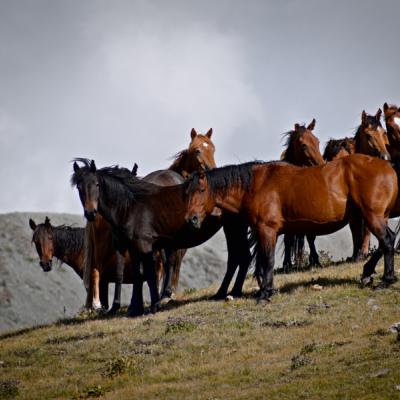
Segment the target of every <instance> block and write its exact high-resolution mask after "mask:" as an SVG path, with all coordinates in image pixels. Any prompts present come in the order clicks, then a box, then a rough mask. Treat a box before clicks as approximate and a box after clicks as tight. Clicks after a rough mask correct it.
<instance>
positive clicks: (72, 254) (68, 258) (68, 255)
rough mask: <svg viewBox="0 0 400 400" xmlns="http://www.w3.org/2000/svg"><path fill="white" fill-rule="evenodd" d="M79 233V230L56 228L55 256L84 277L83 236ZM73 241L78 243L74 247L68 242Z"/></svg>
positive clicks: (54, 235) (54, 234)
mask: <svg viewBox="0 0 400 400" xmlns="http://www.w3.org/2000/svg"><path fill="white" fill-rule="evenodd" d="M78 235H79V231H78V230H64V229H62V228H61V229H60V228H54V231H53V237H54V256H55V257H56V258H58V259H59V260H60V261H62V262H63V263H65V264H67V265H69V266H70V267H71V268H72V269H73V270H74V271H75V272H76V273H77V274H78V275H79V276H80V277H81V278H82V276H83V236H82V237H78ZM65 238H68V239H70V241H68V242H66V241H65ZM63 239H64V240H63ZM81 239H82V240H81ZM71 242H75V243H77V246H76V247H73V248H71V247H68V245H67V244H66V243H71Z"/></svg>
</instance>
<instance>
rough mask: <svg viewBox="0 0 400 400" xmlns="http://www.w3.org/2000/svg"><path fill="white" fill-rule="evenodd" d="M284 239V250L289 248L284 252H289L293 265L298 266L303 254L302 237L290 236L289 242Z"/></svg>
mask: <svg viewBox="0 0 400 400" xmlns="http://www.w3.org/2000/svg"><path fill="white" fill-rule="evenodd" d="M285 239H286V242H285V248H286V247H287V246H288V247H289V249H286V250H287V251H289V254H290V259H291V260H295V265H296V266H299V263H301V261H302V258H303V253H304V235H290V236H289V240H287V238H286V235H285Z"/></svg>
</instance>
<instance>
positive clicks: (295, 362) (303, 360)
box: [290, 354, 312, 371]
mask: <svg viewBox="0 0 400 400" xmlns="http://www.w3.org/2000/svg"><path fill="white" fill-rule="evenodd" d="M291 361H292V363H291V365H290V369H291V370H292V371H293V370H295V369H298V368H301V367H303V366H305V365H307V364H310V363H311V362H312V359H311V358H310V357H308V356H306V355H304V354H297V355H295V356H293V357H292V360H291Z"/></svg>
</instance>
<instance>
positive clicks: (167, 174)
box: [143, 169, 184, 186]
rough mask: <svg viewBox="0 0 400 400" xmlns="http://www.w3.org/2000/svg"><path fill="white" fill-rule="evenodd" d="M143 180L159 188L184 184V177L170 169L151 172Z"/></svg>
mask: <svg viewBox="0 0 400 400" xmlns="http://www.w3.org/2000/svg"><path fill="white" fill-rule="evenodd" d="M143 180H144V181H146V182H149V183H153V184H155V185H159V186H174V185H179V184H181V183H183V182H184V179H183V177H182V175H180V174H178V173H177V172H175V171H172V170H170V169H162V170H158V171H154V172H151V173H150V174H148V175H146V176H145V177H144V178H143Z"/></svg>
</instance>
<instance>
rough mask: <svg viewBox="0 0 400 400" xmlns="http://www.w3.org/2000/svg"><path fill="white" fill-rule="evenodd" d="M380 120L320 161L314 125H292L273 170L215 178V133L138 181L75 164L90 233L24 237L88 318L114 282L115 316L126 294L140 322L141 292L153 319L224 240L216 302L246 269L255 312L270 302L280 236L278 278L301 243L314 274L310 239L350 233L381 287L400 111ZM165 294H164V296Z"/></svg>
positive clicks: (390, 247)
mask: <svg viewBox="0 0 400 400" xmlns="http://www.w3.org/2000/svg"><path fill="white" fill-rule="evenodd" d="M383 111H384V119H385V123H386V130H385V129H384V127H383V126H382V124H381V117H382V111H381V109H379V110H378V112H377V113H376V114H375V115H368V114H366V113H365V111H363V112H362V114H361V124H360V126H359V127H358V129H357V131H356V133H355V136H354V137H352V138H343V139H336V140H334V139H332V140H330V141H329V142H328V143H327V145H326V147H325V151H324V154H323V155H321V152H320V149H319V140H318V138H317V137H316V136H315V135H314V133H313V130H314V128H315V120H313V121H312V122H311V123H310V124H309V125H307V126H306V125H299V124H295V125H294V129H293V130H292V131H290V132H288V133H286V134H285V137H286V144H285V150H284V152H283V153H282V155H281V160H280V161H270V162H261V161H254V162H248V163H244V164H239V165H229V166H225V167H222V168H217V167H216V163H215V160H214V152H215V147H214V144H213V142H212V140H211V137H212V133H213V132H212V129H210V130H209V131H208V132H207V133H206V134H205V135H203V134H198V133H197V132H196V131H195V130H194V129H192V131H191V141H190V144H189V147H188V149H186V150H184V151H182V152H180V153H178V154H177V155H176V157H175V160H174V162H173V164H172V165H171V166H170V167H169V168H168V169H165V170H160V171H155V172H152V173H150V174H149V175H147V176H145V177H142V178H139V177H138V176H137V165H136V164H135V166H134V167H133V169H132V170H129V169H126V168H122V167H118V166H111V167H105V168H101V169H98V168H97V167H96V164H95V162H94V160H88V159H83V158H77V159H75V160H74V163H73V174H72V177H71V183H72V185H73V186H76V188H77V190H78V193H79V198H80V201H81V204H82V207H83V212H84V216H85V217H86V219H87V224H86V227H85V228H75V227H71V226H65V225H61V226H53V225H52V224H51V222H50V220H49V219H48V218H47V217H46V219H45V221H44V222H43V223H40V224H36V223H35V222H34V221H33V220H32V219H30V220H29V225H30V227H31V228H32V230H33V238H32V241H33V242H34V244H35V246H36V249H37V252H38V255H39V257H40V265H41V267H42V268H43V270H44V271H50V270H51V267H52V258H53V257H56V258H58V259H59V260H61V261H62V262H64V263H66V264H68V265H70V266H71V267H72V268H73V269H74V270H75V271H76V273H77V274H78V275H79V276H80V277H81V278H82V279H83V281H84V284H85V287H86V290H87V298H86V307H88V308H92V307H94V308H100V307H103V308H106V309H108V308H109V305H108V284H109V283H110V282H115V292H114V300H113V304H112V307H111V309H110V310H109V312H110V313H115V312H116V311H117V310H118V308H119V307H120V302H121V286H122V283H129V284H133V291H132V299H131V304H130V306H129V309H128V310H129V311H128V313H129V315H130V316H138V315H142V314H143V313H144V303H143V293H142V290H143V283H144V281H147V284H148V286H149V291H150V297H151V306H150V311H151V312H156V311H157V310H158V308H159V307H160V306H161V305H162V304H163V303H164V302H167V301H169V300H170V299H171V298H173V296H174V292H175V290H176V287H177V283H178V280H179V272H180V265H181V262H182V259H183V257H184V255H185V252H186V249H188V248H191V247H194V246H197V245H199V244H201V243H203V242H205V241H206V240H208V239H209V238H211V237H212V236H213V235H214V234H215V233H216V232H217V231H218V230H220V229H221V227H222V228H223V230H224V233H225V237H226V242H227V249H228V260H227V270H226V273H225V276H224V279H223V281H222V283H221V286H220V288H219V289H218V291H217V293H216V294H215V295H214V296H213V298H215V299H223V298H225V297H226V296H227V294H228V291H229V286H230V283H231V281H232V279H233V276H234V274H235V272H236V269H237V268H238V273H237V276H236V280H235V283H234V285H233V288H232V290H231V292H230V294H231V295H232V296H235V297H238V296H241V295H242V287H243V283H244V280H245V278H246V275H247V272H248V268H249V265H250V263H251V261H252V260H254V263H255V276H256V278H257V281H258V284H259V287H260V290H259V291H258V293H257V297H258V300H259V301H265V300H269V298H270V296H271V295H272V294H273V292H274V287H273V270H274V257H275V246H276V241H277V237H278V236H279V235H281V234H284V235H285V237H284V243H285V257H284V262H283V264H284V268H285V269H286V270H288V269H290V267H291V265H292V262H293V259H294V261H296V259H297V258H298V257H300V256H301V251H302V248H303V244H304V236H306V238H307V240H308V243H309V247H310V264H312V265H318V264H319V259H318V253H317V251H316V248H315V244H314V241H315V237H316V236H318V235H326V234H329V233H332V232H335V231H337V230H338V229H340V228H342V227H343V226H345V225H346V224H349V225H350V228H351V232H352V237H353V256H352V258H353V260H360V259H365V258H366V257H367V256H368V253H369V235H370V232H371V233H372V234H373V235H374V236H376V238H377V239H378V242H379V248H378V249H377V250H376V251H375V252H373V253H372V255H371V256H370V258H369V260H368V261H367V262H366V264H365V265H364V269H363V273H362V276H361V282H362V284H363V285H370V284H371V283H372V275H373V273H374V272H375V266H376V264H377V262H378V261H379V259H380V258H381V257H382V255H383V256H384V274H383V278H382V281H381V282H380V284H379V285H378V287H382V288H383V287H386V286H388V285H390V284H391V283H393V282H394V281H395V280H396V276H395V271H394V242H395V233H394V232H393V231H392V230H391V229H390V228H389V226H388V219H389V218H392V217H397V216H399V215H400V199H399V198H398V176H399V175H398V162H399V158H400V108H399V107H397V106H394V105H388V104H387V103H385V104H384V106H383ZM161 283H162V288H161V290H159V286H160V285H161Z"/></svg>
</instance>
